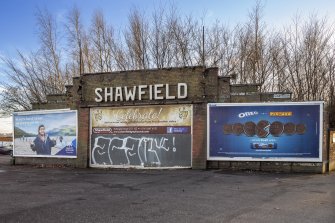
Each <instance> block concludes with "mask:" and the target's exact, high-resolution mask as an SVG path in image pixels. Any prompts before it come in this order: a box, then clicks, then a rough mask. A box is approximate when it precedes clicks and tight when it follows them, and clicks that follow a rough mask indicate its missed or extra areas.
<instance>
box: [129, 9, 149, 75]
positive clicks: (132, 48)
mask: <svg viewBox="0 0 335 223" xmlns="http://www.w3.org/2000/svg"><path fill="white" fill-rule="evenodd" d="M128 21H129V27H128V29H127V30H126V31H125V33H124V39H125V42H126V46H127V53H128V55H127V56H129V58H130V59H131V61H130V62H131V64H132V68H133V69H147V68H149V55H148V54H149V49H148V48H149V47H148V45H149V44H148V37H149V25H148V23H147V21H146V20H145V16H144V14H141V13H140V12H139V11H138V10H137V9H134V10H132V11H131V12H130V14H129V17H128Z"/></svg>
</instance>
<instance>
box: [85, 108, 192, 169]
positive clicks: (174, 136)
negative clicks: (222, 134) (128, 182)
mask: <svg viewBox="0 0 335 223" xmlns="http://www.w3.org/2000/svg"><path fill="white" fill-rule="evenodd" d="M191 134H192V105H150V106H131V107H122V108H121V107H118V108H115V107H99V108H92V109H91V160H90V165H91V166H93V167H108V166H111V167H129V166H134V167H191V140H192V137H191Z"/></svg>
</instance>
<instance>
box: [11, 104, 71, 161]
mask: <svg viewBox="0 0 335 223" xmlns="http://www.w3.org/2000/svg"><path fill="white" fill-rule="evenodd" d="M13 125H14V149H13V156H16V157H20V156H22V157H57V158H76V157H77V111H73V110H46V111H31V112H15V113H14V114H13Z"/></svg>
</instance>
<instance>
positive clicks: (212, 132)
mask: <svg viewBox="0 0 335 223" xmlns="http://www.w3.org/2000/svg"><path fill="white" fill-rule="evenodd" d="M322 114H323V103H322V102H300V103H299V102H297V103H258V104H256V103H249V104H234V103H230V104H208V160H245V161H259V160H264V161H273V160H275V161H310V162H320V161H322V129H323V127H322V120H323V115H322Z"/></svg>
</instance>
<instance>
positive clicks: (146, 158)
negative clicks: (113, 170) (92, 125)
mask: <svg viewBox="0 0 335 223" xmlns="http://www.w3.org/2000/svg"><path fill="white" fill-rule="evenodd" d="M171 139H172V142H169V138H166V137H130V136H127V137H104V136H98V137H96V138H94V144H93V148H92V157H91V158H92V164H102V165H141V166H144V165H145V164H150V165H155V166H160V165H161V164H162V163H161V156H162V155H163V154H164V153H175V152H176V151H177V148H176V147H175V137H173V138H171ZM171 139H170V140H171ZM168 144H169V145H170V147H169V146H167V145H168Z"/></svg>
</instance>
